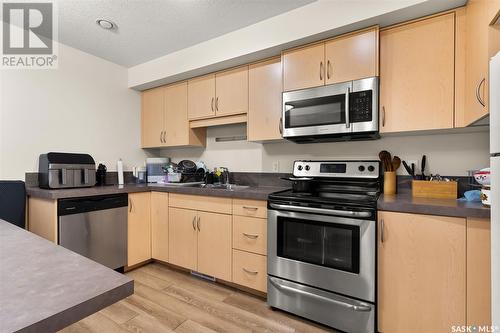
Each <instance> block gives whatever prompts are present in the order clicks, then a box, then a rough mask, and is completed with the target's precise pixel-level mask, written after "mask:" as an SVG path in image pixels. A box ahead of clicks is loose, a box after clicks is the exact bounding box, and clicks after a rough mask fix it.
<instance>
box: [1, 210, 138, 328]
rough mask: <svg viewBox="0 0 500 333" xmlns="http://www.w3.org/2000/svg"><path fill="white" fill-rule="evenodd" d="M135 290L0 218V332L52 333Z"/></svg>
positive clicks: (124, 278) (104, 270)
mask: <svg viewBox="0 0 500 333" xmlns="http://www.w3.org/2000/svg"><path fill="white" fill-rule="evenodd" d="M133 291H134V286H133V280H132V279H130V278H129V277H127V276H125V275H123V274H120V273H118V272H115V271H113V270H111V269H109V268H107V267H105V266H103V265H101V264H98V263H96V262H94V261H92V260H89V259H87V258H85V257H83V256H81V255H79V254H76V253H74V252H72V251H69V250H67V249H65V248H63V247H61V246H58V245H55V244H53V243H51V242H49V241H47V240H45V239H43V238H41V237H38V236H37V235H35V234H33V233H30V232H28V231H26V230H24V229H21V228H19V227H16V226H14V225H12V224H10V223H8V222H5V221H3V220H0V332H1V333H10V332H19V331H20V332H55V331H58V330H60V329H62V328H64V327H66V326H68V325H70V324H72V323H74V322H77V321H79V320H80V319H83V318H85V317H86V316H88V315H90V314H92V313H95V312H97V311H99V310H101V309H103V308H105V307H107V306H108V305H111V304H113V303H115V302H117V301H119V300H121V299H123V298H125V297H127V296H129V295H131V294H132V293H133Z"/></svg>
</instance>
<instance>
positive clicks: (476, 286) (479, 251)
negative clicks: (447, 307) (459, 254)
mask: <svg viewBox="0 0 500 333" xmlns="http://www.w3.org/2000/svg"><path fill="white" fill-rule="evenodd" d="M490 226H491V221H490V220H486V219H476V218H468V219H467V325H471V326H483V325H484V326H490V325H491V242H490V240H491V237H490V236H491V234H490V229H491V228H490Z"/></svg>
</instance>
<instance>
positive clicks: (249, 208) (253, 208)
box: [243, 206, 259, 210]
mask: <svg viewBox="0 0 500 333" xmlns="http://www.w3.org/2000/svg"><path fill="white" fill-rule="evenodd" d="M243 209H248V210H257V209H259V208H257V207H248V206H243Z"/></svg>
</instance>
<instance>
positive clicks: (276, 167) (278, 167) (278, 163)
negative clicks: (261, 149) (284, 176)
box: [273, 161, 280, 172]
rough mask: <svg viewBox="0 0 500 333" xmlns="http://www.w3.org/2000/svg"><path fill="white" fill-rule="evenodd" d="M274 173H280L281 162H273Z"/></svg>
mask: <svg viewBox="0 0 500 333" xmlns="http://www.w3.org/2000/svg"><path fill="white" fill-rule="evenodd" d="M273 172H280V161H274V162H273Z"/></svg>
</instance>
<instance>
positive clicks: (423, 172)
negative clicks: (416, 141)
mask: <svg viewBox="0 0 500 333" xmlns="http://www.w3.org/2000/svg"><path fill="white" fill-rule="evenodd" d="M426 163H427V156H425V155H424V156H422V164H421V165H420V168H421V173H422V179H424V180H425V164H426Z"/></svg>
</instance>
